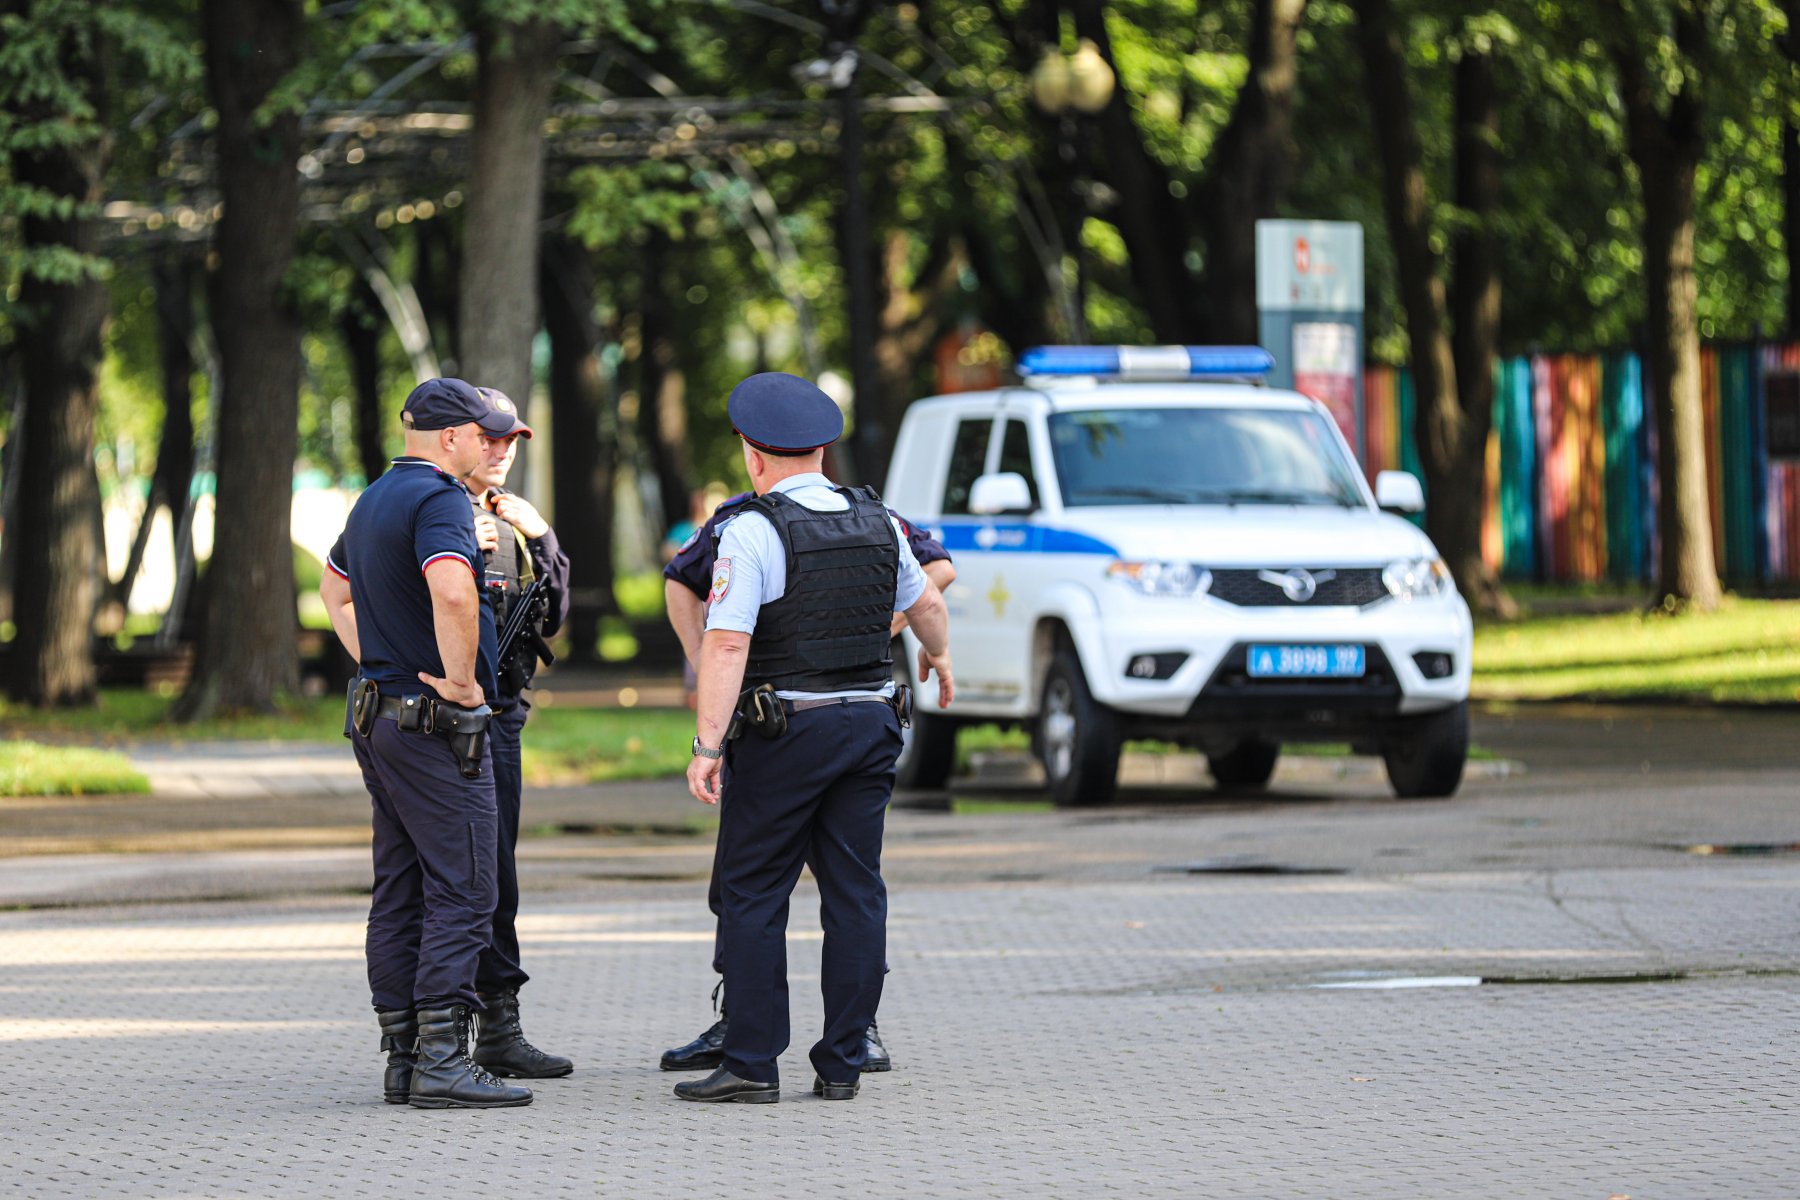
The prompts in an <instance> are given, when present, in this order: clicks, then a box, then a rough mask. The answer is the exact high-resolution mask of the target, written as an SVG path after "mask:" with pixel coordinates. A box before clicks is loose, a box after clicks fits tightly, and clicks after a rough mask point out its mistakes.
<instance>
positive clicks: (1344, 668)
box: [1250, 645, 1363, 679]
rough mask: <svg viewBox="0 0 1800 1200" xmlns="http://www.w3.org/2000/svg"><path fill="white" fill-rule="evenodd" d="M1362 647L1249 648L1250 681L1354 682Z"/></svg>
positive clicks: (1360, 660) (1360, 663)
mask: <svg viewBox="0 0 1800 1200" xmlns="http://www.w3.org/2000/svg"><path fill="white" fill-rule="evenodd" d="M1362 673H1363V648H1362V647H1361V646H1266V645H1265V646H1251V647H1250V676H1251V678H1253V679H1357V678H1360V677H1361V676H1362Z"/></svg>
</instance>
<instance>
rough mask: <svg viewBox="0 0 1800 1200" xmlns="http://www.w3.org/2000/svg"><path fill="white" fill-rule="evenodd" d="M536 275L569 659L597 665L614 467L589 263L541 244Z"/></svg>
mask: <svg viewBox="0 0 1800 1200" xmlns="http://www.w3.org/2000/svg"><path fill="white" fill-rule="evenodd" d="M542 264H543V269H542V272H541V281H542V289H541V290H542V294H543V305H544V329H545V332H546V333H548V334H549V337H550V420H551V425H552V428H551V430H550V432H551V441H550V453H551V470H552V472H553V473H554V476H555V478H554V481H553V482H554V487H555V495H554V497H553V500H554V505H553V507H554V513H553V516H554V518H555V520H556V534H557V537H558V539H560V540H561V542H562V545H563V549H564V550H565V551H566V552H567V553H568V555H569V589H570V601H571V603H570V613H569V643H570V646H569V653H570V657H571V658H573V659H574V660H575V661H576V662H588V663H591V662H596V661H598V658H599V654H598V650H599V643H600V619H601V618H602V617H604V616H606V615H608V614H610V613H613V612H616V611H617V610H618V605H617V603H616V602H615V601H614V599H613V553H612V551H613V537H612V535H613V476H614V472H613V466H614V460H615V458H616V456H617V451H618V443H617V440H616V439H615V438H614V437H613V436H611V431H609V430H608V429H607V428H606V426H607V425H608V423H609V420H608V418H609V414H608V412H607V396H606V382H605V377H604V375H603V374H602V372H601V367H600V357H599V355H598V354H597V353H596V352H595V348H596V346H597V345H598V344H599V341H600V331H599V329H598V328H597V327H596V325H595V322H594V313H593V297H594V292H595V280H594V270H593V262H592V260H591V258H590V257H589V255H588V253H587V251H586V250H584V249H582V248H581V247H580V246H578V245H576V244H575V243H574V242H571V241H568V240H566V239H562V238H553V239H547V240H546V242H545V245H544V255H543V258H542Z"/></svg>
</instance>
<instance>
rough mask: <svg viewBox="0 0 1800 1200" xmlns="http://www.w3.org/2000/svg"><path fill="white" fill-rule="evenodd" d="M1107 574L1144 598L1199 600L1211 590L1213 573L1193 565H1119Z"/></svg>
mask: <svg viewBox="0 0 1800 1200" xmlns="http://www.w3.org/2000/svg"><path fill="white" fill-rule="evenodd" d="M1106 574H1107V576H1108V577H1109V578H1112V579H1119V580H1123V581H1124V582H1126V583H1128V584H1130V585H1131V586H1132V587H1134V588H1136V589H1137V590H1138V591H1140V592H1142V593H1143V594H1144V595H1146V596H1202V595H1205V594H1206V589H1208V588H1210V587H1211V586H1212V572H1211V571H1209V570H1207V569H1206V568H1205V567H1202V566H1199V565H1197V564H1195V563H1185V562H1160V561H1150V562H1125V561H1120V562H1116V563H1114V564H1113V565H1112V566H1110V567H1108V568H1107V569H1106Z"/></svg>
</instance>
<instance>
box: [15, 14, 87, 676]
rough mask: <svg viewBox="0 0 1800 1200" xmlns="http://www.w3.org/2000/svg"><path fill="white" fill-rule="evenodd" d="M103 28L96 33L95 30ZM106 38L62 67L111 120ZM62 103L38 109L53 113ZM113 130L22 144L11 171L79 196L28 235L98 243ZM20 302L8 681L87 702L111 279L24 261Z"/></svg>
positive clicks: (32, 223)
mask: <svg viewBox="0 0 1800 1200" xmlns="http://www.w3.org/2000/svg"><path fill="white" fill-rule="evenodd" d="M96 36H97V35H96ZM103 56H104V50H103V49H102V48H101V46H99V45H96V47H95V48H94V49H93V50H92V51H90V52H85V53H84V52H83V51H81V50H79V49H76V48H75V47H73V46H72V45H70V44H65V48H64V59H65V61H64V62H63V63H62V69H63V71H64V72H65V73H66V75H67V77H68V78H69V80H70V81H71V82H72V83H73V84H75V85H76V86H77V87H79V88H81V90H82V91H83V93H84V94H85V98H86V99H87V100H88V102H89V103H91V104H92V105H93V107H94V110H95V120H96V122H97V124H98V126H99V127H100V128H101V129H105V128H106V118H107V104H106V100H107V96H106V91H105V87H106V78H107V74H106V63H105V62H104V61H102V59H103ZM55 115H56V114H54V113H48V112H44V113H36V114H30V116H28V119H31V118H33V117H35V118H36V119H42V120H49V119H52V118H53V117H54V116H55ZM112 151H113V137H112V135H111V134H108V133H100V134H97V135H96V136H95V137H93V138H91V139H89V140H87V141H84V142H81V143H79V144H74V145H61V146H47V147H44V148H42V149H39V150H36V151H33V152H17V153H15V155H14V158H13V174H14V178H15V179H16V181H17V182H18V183H20V184H23V185H26V186H30V187H34V188H38V189H41V190H43V191H44V192H47V193H50V194H52V195H55V196H59V197H67V198H68V199H69V200H71V201H73V202H74V203H75V204H77V205H80V206H82V207H81V208H79V209H77V210H75V211H74V212H71V213H67V214H63V215H39V216H33V217H27V218H26V219H24V220H23V221H22V222H21V225H22V232H23V234H24V240H25V244H26V245H27V246H30V247H35V248H46V247H66V248H68V249H69V250H72V251H74V252H75V253H77V254H81V255H93V254H96V253H97V252H98V251H99V249H100V232H101V228H100V221H99V219H98V217H97V216H95V215H94V212H93V210H94V208H96V207H97V206H98V205H99V203H100V200H101V199H102V196H103V189H104V184H105V179H106V170H107V167H108V165H109V163H110V161H111V158H112ZM18 303H19V308H20V310H21V311H22V313H23V314H24V317H23V320H24V324H25V326H26V328H27V329H28V330H29V331H30V332H29V334H28V335H27V336H28V337H29V339H30V341H29V345H30V352H29V353H27V354H25V355H23V356H22V359H23V362H22V375H23V383H24V394H25V405H24V425H25V428H24V430H23V441H22V447H21V448H22V451H23V452H22V453H21V454H20V455H19V456H18V457H17V458H16V459H15V460H14V462H15V463H16V464H17V469H18V472H19V493H18V512H17V515H16V517H15V518H14V521H13V525H12V527H11V528H10V529H9V530H8V533H9V535H11V536H14V537H16V538H17V541H18V557H17V559H16V560H15V565H16V567H17V574H16V575H15V583H14V589H15V590H14V595H13V619H14V621H15V623H16V625H17V629H18V632H17V635H16V636H15V637H14V639H13V643H12V650H11V654H10V656H9V660H8V670H7V676H8V678H7V680H6V688H7V691H8V692H9V693H10V694H11V695H12V696H13V697H14V698H15V699H18V700H22V701H24V702H25V703H27V704H33V705H59V706H62V705H79V704H91V703H92V702H93V700H94V697H95V694H96V679H95V671H94V635H93V621H94V607H95V601H96V599H97V596H98V593H97V589H96V584H97V582H98V578H99V575H100V572H98V571H97V570H96V567H97V565H98V563H99V561H100V553H101V546H100V542H99V540H98V539H97V537H96V536H95V532H94V524H93V509H94V505H95V504H96V503H97V502H98V500H99V496H98V492H97V490H96V488H95V482H94V481H95V476H94V424H95V420H96V418H97V417H98V415H99V410H100V392H99V388H98V386H97V375H98V372H99V369H100V360H101V357H102V355H103V353H104V348H103V346H102V340H101V339H102V337H103V335H104V333H105V329H106V321H107V315H108V312H109V307H110V305H109V299H108V296H107V290H106V285H105V284H104V283H103V282H101V281H100V280H98V279H95V278H92V277H89V276H83V277H82V278H79V279H77V280H75V281H73V282H63V283H50V282H47V281H45V280H43V279H40V278H38V277H36V276H35V275H33V274H29V273H27V274H26V276H25V278H24V279H23V280H22V281H21V283H20V288H19V298H18Z"/></svg>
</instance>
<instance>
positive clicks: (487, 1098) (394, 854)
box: [319, 379, 531, 1108]
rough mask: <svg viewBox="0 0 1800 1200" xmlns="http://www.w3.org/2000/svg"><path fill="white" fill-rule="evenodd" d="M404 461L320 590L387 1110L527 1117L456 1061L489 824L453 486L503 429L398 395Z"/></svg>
mask: <svg viewBox="0 0 1800 1200" xmlns="http://www.w3.org/2000/svg"><path fill="white" fill-rule="evenodd" d="M401 421H402V423H403V424H404V425H405V426H406V454H405V455H404V456H402V457H400V458H397V459H395V460H394V462H393V465H392V467H391V468H390V469H389V470H388V472H387V473H386V474H385V475H383V476H382V477H381V478H380V479H377V480H376V481H375V482H374V483H372V484H370V485H369V487H368V489H367V490H366V491H365V492H363V494H362V496H361V497H359V498H358V499H357V502H356V506H355V507H354V508H352V509H351V510H350V518H349V521H348V522H347V524H346V525H345V528H344V533H343V535H342V536H341V537H340V538H339V539H338V541H337V544H336V545H335V546H333V547H332V549H331V553H330V554H329V555H328V556H327V558H326V566H327V567H328V568H329V569H328V570H327V572H326V575H325V580H324V581H323V582H322V583H321V584H320V587H319V591H320V594H321V596H322V597H323V599H324V601H325V607H326V610H327V611H328V612H329V613H330V615H331V624H332V628H333V629H335V630H336V631H337V634H338V637H339V638H340V639H341V640H342V641H343V643H344V648H345V649H346V650H348V651H349V652H350V654H351V657H353V658H355V659H356V661H357V663H358V664H359V666H360V668H361V673H360V675H359V677H358V679H357V681H356V683H355V684H354V685H353V688H352V701H353V702H352V706H351V708H352V711H351V715H350V719H349V720H348V721H347V723H346V724H347V732H348V733H349V734H350V735H351V738H352V741H353V744H354V746H355V750H356V759H357V762H358V764H359V765H360V766H361V767H362V772H363V781H364V782H365V783H366V784H367V786H368V789H369V799H370V801H371V803H372V807H373V817H372V823H373V826H374V862H375V887H374V892H373V896H372V898H371V900H370V903H369V929H368V940H367V954H368V964H369V987H370V991H371V992H372V993H373V1000H374V1005H375V1010H376V1014H377V1017H378V1019H379V1020H380V1023H381V1032H382V1048H383V1049H384V1050H386V1051H387V1052H388V1065H387V1075H386V1079H385V1081H384V1094H385V1099H386V1100H387V1102H388V1103H389V1104H406V1103H409V1102H410V1103H411V1104H413V1105H414V1106H416V1107H419V1108H503V1107H513V1106H517V1105H521V1104H529V1103H531V1092H530V1090H529V1089H526V1088H522V1087H515V1086H511V1085H508V1084H504V1083H502V1082H500V1081H499V1080H498V1079H496V1078H494V1076H492V1075H491V1074H489V1073H488V1072H487V1071H485V1070H483V1069H482V1068H481V1067H479V1066H477V1065H476V1064H475V1063H474V1062H472V1061H471V1060H470V1058H469V1020H470V1011H471V1010H472V1009H479V1008H480V1007H481V999H480V997H479V995H478V994H477V991H476V986H475V980H476V972H477V969H478V965H479V963H480V960H481V957H482V955H483V954H484V952H486V950H487V947H488V942H489V939H490V937H491V935H492V930H493V919H494V904H495V896H496V882H495V857H494V854H495V842H496V840H497V836H498V822H497V818H496V812H495V802H494V783H493V769H492V756H491V755H490V754H489V753H488V751H487V749H486V728H485V727H486V722H487V718H488V714H489V710H488V708H487V705H486V703H485V700H486V698H487V697H488V696H491V695H494V694H496V690H497V685H496V682H495V676H494V668H495V662H494V657H495V656H494V650H495V636H494V622H493V616H492V611H491V610H490V609H489V608H488V606H487V605H485V604H484V603H482V600H481V589H480V587H479V586H478V579H479V576H478V571H479V567H480V563H481V550H480V548H479V547H478V546H477V544H476V541H475V520H474V515H473V514H472V513H471V512H470V510H469V494H468V492H467V490H466V489H465V488H464V486H463V484H462V482H461V480H462V478H463V477H464V476H466V475H468V474H469V473H470V472H471V471H473V470H474V469H475V468H476V466H477V465H478V464H479V463H480V461H481V455H482V449H483V447H482V442H483V439H484V437H485V436H487V435H495V436H498V435H502V434H504V433H505V432H506V431H507V430H508V429H509V428H510V427H511V422H510V420H509V419H507V418H506V417H504V416H503V415H502V414H498V413H496V412H495V411H494V410H493V409H492V408H491V407H490V406H489V405H488V404H487V403H486V402H485V401H484V400H482V398H481V397H480V395H478V394H477V393H476V391H475V389H474V388H472V387H470V386H469V385H468V384H466V383H464V382H462V381H461V380H460V379H433V380H428V381H426V382H425V383H422V384H420V385H419V386H418V387H416V388H414V389H413V391H412V394H411V395H409V396H408V397H407V398H406V405H405V408H404V409H403V410H402V412H401Z"/></svg>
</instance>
